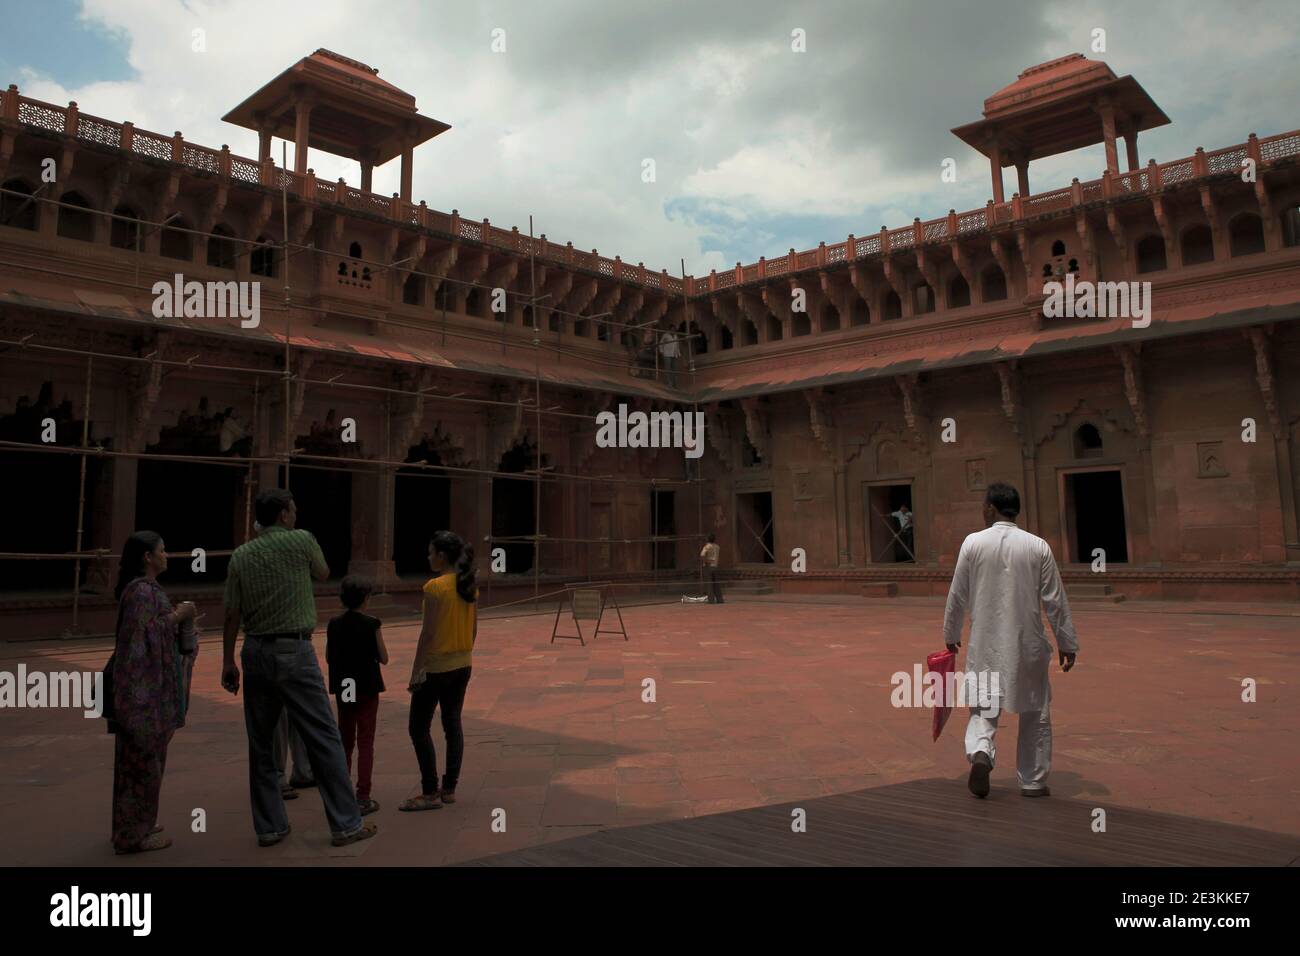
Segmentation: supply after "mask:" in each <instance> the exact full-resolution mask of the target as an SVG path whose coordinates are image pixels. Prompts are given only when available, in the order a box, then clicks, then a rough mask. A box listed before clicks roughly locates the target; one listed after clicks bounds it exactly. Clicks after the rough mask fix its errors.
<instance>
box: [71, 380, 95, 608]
mask: <svg viewBox="0 0 1300 956" xmlns="http://www.w3.org/2000/svg"><path fill="white" fill-rule="evenodd" d="M94 371H95V357H94V356H93V355H92V356H89V357H88V358H87V359H86V399H85V401H84V402H83V404H82V413H81V447H82V448H85V447H86V446H87V445H89V444H90V382H91V378H92V377H93V375H94ZM85 528H86V455H85V453H84V452H83V453H82V455H81V472H80V476H79V478H78V479H77V545H76V547H75V548H74V549H73V550H75V551H77V552H78V553H80V552H81V543H82V536H83V535H84V533H85ZM80 623H81V558H77V559H76V561H74V562H73V570H72V633H74V634H75V633H76V631H77V627H78V625H79V624H80Z"/></svg>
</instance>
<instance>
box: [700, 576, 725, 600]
mask: <svg viewBox="0 0 1300 956" xmlns="http://www.w3.org/2000/svg"><path fill="white" fill-rule="evenodd" d="M704 573H705V574H706V575H707V576H708V579H709V603H710V604H726V603H727V602H726V601H724V600H722V585H721V584H719V583H718V569H717V568H705V569H704Z"/></svg>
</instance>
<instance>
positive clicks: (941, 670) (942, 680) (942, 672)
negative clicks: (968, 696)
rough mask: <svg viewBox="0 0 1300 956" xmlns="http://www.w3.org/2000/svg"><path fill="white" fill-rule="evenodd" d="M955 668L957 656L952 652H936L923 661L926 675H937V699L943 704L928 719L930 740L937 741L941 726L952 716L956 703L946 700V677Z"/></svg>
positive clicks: (947, 688)
mask: <svg viewBox="0 0 1300 956" xmlns="http://www.w3.org/2000/svg"><path fill="white" fill-rule="evenodd" d="M956 666H957V655H956V654H954V653H953V652H952V651H936V652H935V653H933V654H930V655H928V656H927V657H926V659H925V671H926V673H927V674H938V675H939V699H940V700H941V701H942V702H943V703H942V705H941V706H939V707H936V708H934V711H933V713H932V715H931V718H930V732H931V733H932V734H933V736H932V737H931V739H932V740H938V739H939V734H941V733H942V732H943V725H944V724H946V723H947V722H948V718H949V717H950V716H951V715H952V707H953V704H955V703H956V701H954V700H949V699H948V690H949V687H950V683H949V681H948V675H949V674H951V673H952V672H953V670H954V668H955V667H956ZM954 690H955V687H954Z"/></svg>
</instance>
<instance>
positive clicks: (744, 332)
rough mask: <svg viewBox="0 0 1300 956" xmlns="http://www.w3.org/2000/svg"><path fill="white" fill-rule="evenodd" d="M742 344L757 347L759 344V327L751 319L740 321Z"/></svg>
mask: <svg viewBox="0 0 1300 956" xmlns="http://www.w3.org/2000/svg"><path fill="white" fill-rule="evenodd" d="M740 344H741V345H757V344H758V327H757V326H756V325H754V323H753V321H752V320H750V319H741V320H740Z"/></svg>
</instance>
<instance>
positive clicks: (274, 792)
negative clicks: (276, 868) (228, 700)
mask: <svg viewBox="0 0 1300 956" xmlns="http://www.w3.org/2000/svg"><path fill="white" fill-rule="evenodd" d="M240 661H241V662H242V664H243V669H244V687H243V694H244V726H245V728H246V729H247V731H248V790H249V798H250V800H251V802H252V805H253V829H254V831H255V832H256V833H257V835H258V836H270V835H272V834H280V833H284V832H285V831H286V830H288V828H289V817H288V815H287V814H286V813H285V808H284V797H283V796H282V795H281V793H280V771H279V769H278V768H277V767H276V765H275V759H274V756H273V754H272V749H273V741H274V737H275V728H276V725H277V724H278V723H279V722H280V718H281V716H283V714H284V713H285V712H286V711H287V712H288V715H289V722H290V726H291V727H293V728H294V729H295V730H297V731H298V735H299V736H300V737H301V738H302V743H303V745H304V747H305V748H306V751H307V760H308V764H309V765H310V766H311V769H312V772H313V774H314V775H315V777H316V786H317V787H318V788H319V793H320V796H321V801H322V802H323V803H324V804H325V817H326V819H327V820H328V821H329V828H330V832H331V833H332V834H333V835H334V836H350V835H351V834H353V833H355V832H357V831H358V830H360V829H361V811H360V810H359V809H358V807H357V797H356V792H355V791H354V790H353V788H352V775H351V774H350V773H349V772H348V762H347V757H346V755H345V754H344V753H343V738H342V737H341V736H339V728H338V724H337V723H335V721H334V712H333V711H332V710H330V701H329V695H328V694H326V692H325V681H324V679H323V678H322V677H321V672H320V664H319V663H318V662H317V660H316V649H315V648H314V647H312V645H311V641H300V640H295V639H292V638H281V639H278V640H262V639H259V638H247V637H246V638H245V639H244V647H243V650H242V651H241V652H240Z"/></svg>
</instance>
